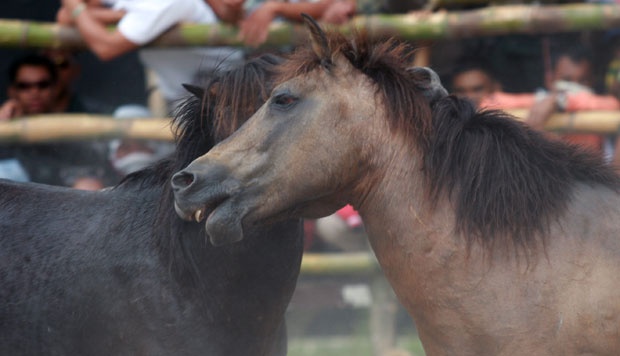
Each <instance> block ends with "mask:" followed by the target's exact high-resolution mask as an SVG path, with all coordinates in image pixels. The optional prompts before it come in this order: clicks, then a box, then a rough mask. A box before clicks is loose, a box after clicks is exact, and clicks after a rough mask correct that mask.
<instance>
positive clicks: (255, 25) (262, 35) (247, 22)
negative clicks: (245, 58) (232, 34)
mask: <svg viewBox="0 0 620 356" xmlns="http://www.w3.org/2000/svg"><path fill="white" fill-rule="evenodd" d="M275 6H277V3H276V2H270V1H268V2H265V3H264V4H262V5H261V6H260V7H258V8H257V9H256V10H254V11H253V12H252V13H251V14H250V15H249V16H248V17H246V18H245V19H244V20H242V21H241V23H240V24H239V37H240V39H241V40H242V41H243V42H244V43H245V44H247V45H249V46H252V47H258V46H259V45H261V44H263V43H265V41H266V40H267V36H268V35H269V25H270V24H271V22H272V21H273V19H274V18H275V17H276V9H275Z"/></svg>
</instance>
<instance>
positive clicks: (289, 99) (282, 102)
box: [271, 94, 297, 108]
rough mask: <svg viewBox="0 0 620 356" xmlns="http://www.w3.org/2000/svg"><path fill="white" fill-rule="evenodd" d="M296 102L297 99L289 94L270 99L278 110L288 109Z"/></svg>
mask: <svg viewBox="0 0 620 356" xmlns="http://www.w3.org/2000/svg"><path fill="white" fill-rule="evenodd" d="M296 101H297V98H296V97H294V96H292V95H290V94H279V95H276V96H275V97H274V98H273V99H272V101H271V102H272V103H273V104H274V105H276V106H279V107H280V108H288V107H290V106H291V105H293V104H294V103H295V102H296Z"/></svg>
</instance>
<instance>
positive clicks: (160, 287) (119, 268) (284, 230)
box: [0, 57, 303, 356]
mask: <svg viewBox="0 0 620 356" xmlns="http://www.w3.org/2000/svg"><path fill="white" fill-rule="evenodd" d="M277 63H278V59H277V58H274V57H261V58H258V59H255V60H253V61H250V62H248V63H247V64H246V65H244V66H243V67H241V68H237V69H234V70H232V71H230V72H226V73H221V74H219V75H218V76H216V77H215V78H214V79H213V80H212V81H211V82H210V83H209V84H208V86H207V87H206V89H205V90H204V91H203V90H196V88H193V89H192V90H193V91H194V94H196V95H197V97H194V98H192V99H189V100H188V102H187V103H186V104H185V105H184V106H183V107H182V109H181V110H180V111H179V113H178V114H177V118H176V122H175V123H176V125H177V127H178V131H177V144H178V147H177V152H176V157H174V158H171V159H169V160H166V161H162V162H160V163H158V164H157V165H156V166H153V167H150V168H148V169H146V170H143V171H140V172H138V173H136V174H133V175H131V176H129V177H128V178H126V179H125V180H124V181H123V182H122V183H121V184H119V185H118V186H116V187H114V188H112V189H109V190H104V191H100V192H85V191H76V190H71V189H65V188H60V187H52V186H45V185H37V184H19V183H13V182H10V181H2V182H0V354H1V355H89V356H90V355H149V356H150V355H227V356H228V355H244V356H245V355H283V354H285V353H286V333H285V327H284V313H285V310H286V307H287V305H288V303H289V301H290V298H291V296H292V293H293V290H294V287H295V283H296V280H297V276H298V274H299V267H300V262H301V254H302V245H303V241H302V235H301V226H300V223H299V221H298V220H289V221H286V222H284V223H278V224H274V225H271V226H265V227H256V228H255V229H254V230H253V231H252V235H254V236H252V238H248V239H246V240H244V241H243V242H241V243H239V244H232V245H229V246H222V247H217V248H216V247H213V246H212V245H211V244H210V243H209V242H208V241H206V240H205V232H204V226H202V224H197V223H191V222H183V221H181V220H180V219H179V218H178V217H177V216H176V214H175V212H174V208H173V200H172V193H171V191H170V188H169V187H170V184H169V179H170V176H171V174H172V172H176V171H178V170H180V169H181V168H183V167H185V166H186V165H187V164H189V162H191V161H192V160H193V159H195V158H196V157H198V156H199V155H201V154H204V153H205V152H206V151H207V150H208V149H209V148H210V147H211V146H213V144H214V143H215V142H217V141H219V140H220V139H222V138H223V137H226V136H227V135H229V134H230V133H231V132H233V131H234V129H236V128H237V127H238V126H239V125H240V124H241V123H242V122H243V121H245V119H246V118H247V117H249V115H250V114H251V113H252V112H254V110H255V109H256V108H257V107H258V106H259V105H260V104H261V103H262V102H263V101H264V99H265V97H266V95H267V94H268V93H267V92H266V90H265V89H264V86H265V85H267V84H268V83H269V78H270V77H271V75H272V71H273V69H274V66H275V65H276V64H277ZM198 97H199V98H198Z"/></svg>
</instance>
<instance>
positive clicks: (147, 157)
mask: <svg viewBox="0 0 620 356" xmlns="http://www.w3.org/2000/svg"><path fill="white" fill-rule="evenodd" d="M152 116H153V115H151V112H150V111H149V110H148V109H147V108H146V107H144V106H141V105H123V106H121V107H119V108H117V109H116V110H115V111H114V117H115V118H116V119H119V120H122V119H134V118H148V117H152ZM173 150H174V145H173V144H169V145H168V144H166V143H163V142H156V141H144V140H135V139H116V140H112V141H111V142H110V150H109V160H110V163H111V164H112V167H114V170H115V172H116V173H117V174H118V176H119V178H122V177H124V176H126V175H127V174H130V173H133V172H136V171H138V170H140V169H143V168H145V167H147V166H149V165H151V164H152V163H154V162H155V161H157V160H158V159H161V158H163V157H164V156H166V155H168V154H170V153H172V152H173Z"/></svg>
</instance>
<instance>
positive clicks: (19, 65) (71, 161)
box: [0, 54, 106, 187]
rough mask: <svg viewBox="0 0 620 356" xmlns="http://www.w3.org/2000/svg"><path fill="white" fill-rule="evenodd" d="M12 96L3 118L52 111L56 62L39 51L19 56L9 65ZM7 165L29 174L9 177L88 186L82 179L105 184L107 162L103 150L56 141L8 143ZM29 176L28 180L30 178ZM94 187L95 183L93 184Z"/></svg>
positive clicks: (1, 109)
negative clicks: (21, 143) (32, 143)
mask: <svg viewBox="0 0 620 356" xmlns="http://www.w3.org/2000/svg"><path fill="white" fill-rule="evenodd" d="M8 79H9V88H8V93H7V94H8V97H9V99H8V100H7V102H5V103H4V104H3V105H2V107H0V117H1V118H2V119H3V120H10V119H14V118H17V117H20V116H26V115H35V114H46V113H52V112H53V111H54V108H55V107H56V102H55V99H56V97H57V95H56V93H57V89H56V83H57V80H58V75H57V72H56V67H55V66H54V63H53V62H52V61H51V60H50V59H49V58H47V57H45V56H42V55H37V54H31V55H27V56H25V57H22V58H19V59H17V60H16V61H15V62H13V63H12V64H11V66H10V68H9V78H8ZM2 158H4V159H5V160H8V162H5V163H8V165H5V166H4V168H7V169H12V171H7V170H4V172H5V173H7V172H15V170H14V169H15V167H16V164H17V165H18V166H19V167H21V169H22V170H23V171H24V172H25V173H26V174H25V175H23V174H22V175H19V174H18V175H12V176H11V175H6V174H5V175H4V176H5V177H6V178H9V179H11V178H12V179H17V180H22V181H23V180H31V181H33V182H37V183H45V184H52V185H64V186H76V187H84V186H85V185H82V184H81V180H82V179H88V181H89V182H90V183H93V182H95V181H98V182H99V184H98V185H97V186H98V187H103V182H104V180H103V179H104V177H105V172H106V164H105V160H104V159H103V158H104V156H103V154H102V153H101V152H99V151H97V150H95V149H93V148H92V147H90V146H89V145H87V144H82V143H54V144H36V145H11V146H4V147H3V149H2ZM26 177H27V179H26ZM89 186H92V184H89Z"/></svg>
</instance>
